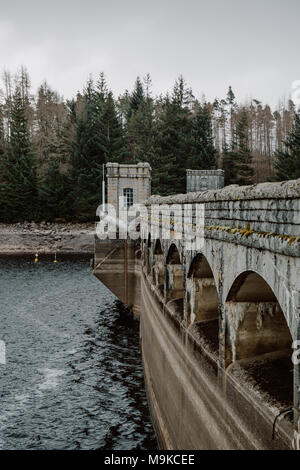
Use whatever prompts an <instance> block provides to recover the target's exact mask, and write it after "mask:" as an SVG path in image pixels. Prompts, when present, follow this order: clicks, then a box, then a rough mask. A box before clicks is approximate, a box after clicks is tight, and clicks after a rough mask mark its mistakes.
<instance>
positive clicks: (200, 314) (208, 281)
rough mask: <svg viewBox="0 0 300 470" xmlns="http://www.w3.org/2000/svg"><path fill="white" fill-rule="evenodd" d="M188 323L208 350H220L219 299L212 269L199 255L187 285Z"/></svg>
mask: <svg viewBox="0 0 300 470" xmlns="http://www.w3.org/2000/svg"><path fill="white" fill-rule="evenodd" d="M186 307H187V311H186V315H187V318H186V322H187V326H189V327H190V328H193V329H195V330H197V332H198V333H199V335H200V338H202V339H203V340H204V341H205V343H206V345H207V346H208V348H209V349H210V350H211V351H212V352H215V353H217V352H218V350H219V297H218V291H217V287H216V283H215V279H214V276H213V272H212V270H211V267H210V265H209V263H208V261H207V259H206V258H205V257H204V256H203V255H202V254H198V255H197V256H196V257H195V258H194V259H193V261H192V263H191V266H190V269H189V272H188V277H187V283H186Z"/></svg>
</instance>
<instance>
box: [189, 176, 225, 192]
mask: <svg viewBox="0 0 300 470" xmlns="http://www.w3.org/2000/svg"><path fill="white" fill-rule="evenodd" d="M221 188H224V171H223V170H186V192H187V193H193V192H197V191H207V190H209V189H221Z"/></svg>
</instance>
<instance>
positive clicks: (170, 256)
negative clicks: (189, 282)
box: [164, 243, 185, 319]
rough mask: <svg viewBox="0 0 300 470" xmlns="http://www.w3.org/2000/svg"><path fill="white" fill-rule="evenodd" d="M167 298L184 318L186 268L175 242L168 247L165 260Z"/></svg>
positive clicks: (170, 304)
mask: <svg viewBox="0 0 300 470" xmlns="http://www.w3.org/2000/svg"><path fill="white" fill-rule="evenodd" d="M165 273H166V275H165V288H164V293H165V299H166V301H167V302H168V305H169V307H171V308H172V309H173V310H174V311H175V312H176V313H177V314H178V315H179V316H180V318H181V319H183V318H184V291H185V270H184V266H183V264H182V262H181V257H180V253H179V251H178V248H177V246H176V244H175V243H172V244H171V246H170V247H169V249H168V252H167V256H166V261H165Z"/></svg>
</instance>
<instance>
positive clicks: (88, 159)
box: [71, 79, 106, 220]
mask: <svg viewBox="0 0 300 470" xmlns="http://www.w3.org/2000/svg"><path fill="white" fill-rule="evenodd" d="M102 106H103V103H102V100H101V99H99V95H98V94H97V92H96V91H95V88H94V84H93V81H92V80H91V79H90V80H89V81H88V83H87V87H86V89H85V91H84V96H83V103H82V109H81V110H80V113H79V115H78V116H77V123H76V131H75V143H74V151H73V155H72V159H71V163H72V168H71V181H72V186H73V189H72V200H73V205H72V206H73V215H74V216H75V217H76V219H77V220H93V219H94V217H95V213H96V208H97V206H98V204H99V199H100V197H99V196H100V194H99V193H100V190H99V188H101V178H102V165H103V164H104V163H106V156H105V130H104V126H103V121H102Z"/></svg>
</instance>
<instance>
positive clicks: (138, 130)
mask: <svg viewBox="0 0 300 470" xmlns="http://www.w3.org/2000/svg"><path fill="white" fill-rule="evenodd" d="M144 82H145V89H146V96H145V97H144V98H143V99H142V100H141V101H140V104H139V106H138V108H137V109H136V111H135V112H132V114H131V117H130V119H129V120H128V121H127V124H126V128H125V130H126V144H127V160H128V161H133V162H135V163H138V162H144V161H147V162H149V163H150V164H151V162H152V160H153V158H154V156H155V153H156V149H155V140H156V133H157V129H156V124H155V116H154V113H155V110H154V101H153V99H152V97H151V90H150V88H151V78H150V75H149V74H148V75H147V76H146V77H145V79H144Z"/></svg>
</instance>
